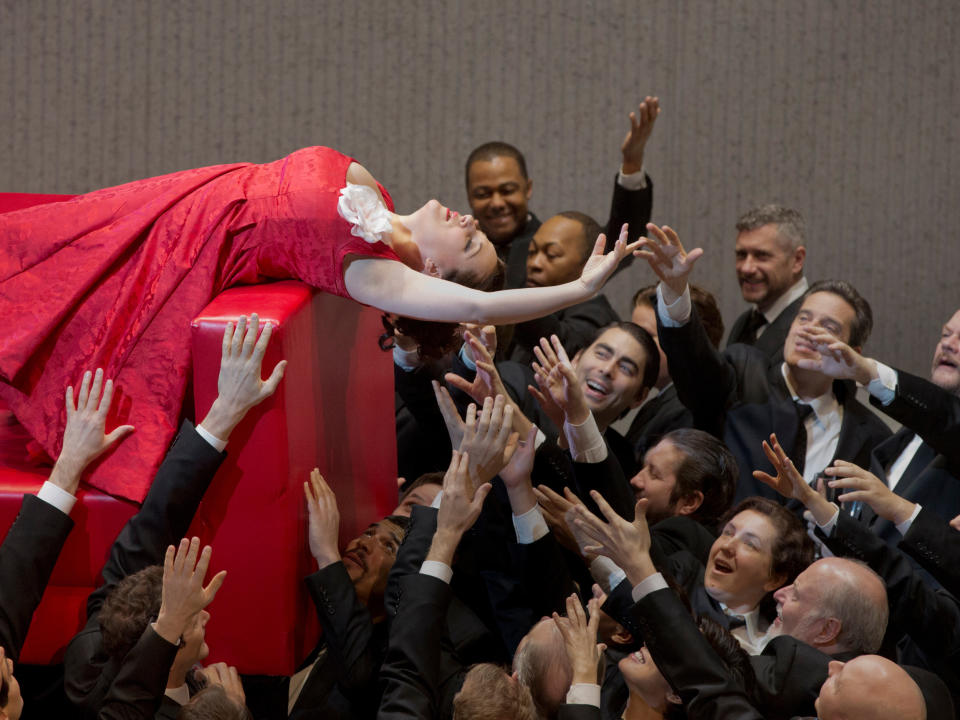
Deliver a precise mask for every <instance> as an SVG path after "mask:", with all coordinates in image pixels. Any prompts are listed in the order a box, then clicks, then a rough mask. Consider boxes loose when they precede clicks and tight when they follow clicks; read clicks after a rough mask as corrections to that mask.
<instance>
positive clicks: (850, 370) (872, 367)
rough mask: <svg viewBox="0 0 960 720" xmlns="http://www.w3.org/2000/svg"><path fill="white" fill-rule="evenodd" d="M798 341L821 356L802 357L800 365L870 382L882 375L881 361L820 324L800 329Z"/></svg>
mask: <svg viewBox="0 0 960 720" xmlns="http://www.w3.org/2000/svg"><path fill="white" fill-rule="evenodd" d="M797 340H798V341H799V342H801V343H804V344H805V345H808V346H809V347H812V348H813V349H814V351H815V352H816V353H817V354H818V357H815V358H807V357H802V358H800V359H799V360H797V366H798V367H801V368H803V369H804V370H816V371H817V372H821V373H823V374H824V375H827V376H829V377H832V378H837V379H839V380H855V381H856V382H858V383H860V384H861V385H867V384H869V382H870V381H871V380H873V379H874V378H875V377H877V376H878V374H877V363H876V362H875V361H874V360H872V359H870V358H867V357H864V356H863V355H861V354H860V353H858V352H857V351H856V350H854V349H853V348H852V347H850V346H849V345H847V344H846V343H845V342H843V341H842V340H840V339H839V338H837V337H836V336H835V335H834V334H833V333H831V332H829V331H827V330H825V329H823V328H818V327H808V326H804V327H802V328H800V329H799V330H798V331H797Z"/></svg>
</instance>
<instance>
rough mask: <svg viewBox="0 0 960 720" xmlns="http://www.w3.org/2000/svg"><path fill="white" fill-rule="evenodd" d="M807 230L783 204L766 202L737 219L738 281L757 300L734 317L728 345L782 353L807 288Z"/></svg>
mask: <svg viewBox="0 0 960 720" xmlns="http://www.w3.org/2000/svg"><path fill="white" fill-rule="evenodd" d="M804 235H805V223H804V221H803V217H802V216H801V215H800V213H799V212H797V211H796V210H793V209H791V208H788V207H784V206H782V205H762V206H760V207H757V208H753V209H752V210H748V211H747V212H746V213H744V214H743V215H741V216H740V218H739V219H738V220H737V244H736V258H737V261H736V267H737V281H738V282H739V283H740V292H741V293H742V294H743V299H744V300H746V301H747V302H749V303H753V305H754V306H753V307H752V308H751V309H750V310H747V311H746V312H744V313H743V314H742V315H741V316H740V317H738V318H737V320H736V322H734V324H733V328H732V329H731V330H730V335H729V337H728V338H727V345H728V346H729V345H732V344H733V343H745V344H747V345H753V346H754V347H756V348H757V349H759V350H762V351H763V352H764V353H765V354H766V355H767V356H768V357H770V358H771V359H773V360H775V361H779V360H782V359H783V341H784V340H785V339H786V336H787V330H789V329H790V323H792V322H793V318H794V316H795V315H796V314H797V311H798V310H799V309H800V302H801V301H800V298H801V297H802V296H803V293H804V292H806V290H807V279H806V278H805V277H804V276H803V263H804V260H806V256H807V249H806V239H805V237H804Z"/></svg>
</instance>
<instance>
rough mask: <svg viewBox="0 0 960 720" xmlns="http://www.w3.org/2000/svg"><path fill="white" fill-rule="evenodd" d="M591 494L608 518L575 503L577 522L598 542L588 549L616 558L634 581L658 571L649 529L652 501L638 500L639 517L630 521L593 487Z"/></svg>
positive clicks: (614, 559)
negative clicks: (648, 506) (649, 506)
mask: <svg viewBox="0 0 960 720" xmlns="http://www.w3.org/2000/svg"><path fill="white" fill-rule="evenodd" d="M590 497H592V498H593V499H594V502H596V503H597V507H599V508H600V512H601V513H603V516H604V517H605V518H606V519H607V522H604V521H603V520H601V519H600V518H598V517H597V516H596V515H594V514H593V513H592V512H590V511H589V510H587V508H586V507H585V506H584V505H576V506H574V508H573V510H572V513H573V515H574V518H575V520H574V522H575V523H576V526H577V527H578V528H580V530H582V531H583V532H584V534H586V535H587V536H588V537H590V538H592V540H593V542H594V543H595V544H594V545H591V546H588V547H587V548H586V550H588V551H590V552H595V553H597V554H598V555H604V556H606V557H608V558H610V559H611V560H613V562H615V563H616V564H617V565H619V566H620V568H622V569H623V571H624V572H625V573H626V574H627V578H628V579H629V580H630V583H631V584H632V585H636V584H637V583H638V582H640V581H641V580H643V579H645V578H646V577H648V576H649V575H652V574H653V573H654V572H656V570H655V569H654V567H653V562H652V561H651V560H650V529H649V528H648V527H647V505H648V504H649V502H650V501H649V500H647V499H646V498H643V499H641V500H637V506H636V517H635V518H634V521H633V522H629V521H628V520H625V519H624V518H622V517H620V516H619V515H617V513H616V511H614V509H613V508H612V507H610V505H609V503H607V501H606V500H604V499H603V496H602V495H601V494H600V493H598V492H597V491H596V490H591V491H590Z"/></svg>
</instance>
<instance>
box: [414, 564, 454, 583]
mask: <svg viewBox="0 0 960 720" xmlns="http://www.w3.org/2000/svg"><path fill="white" fill-rule="evenodd" d="M420 574H421V575H429V576H430V577H435V578H436V579H437V580H442V581H443V582H445V583H446V584H447V585H449V584H450V578H452V577H453V568H452V567H450V566H449V565H447V564H446V563H442V562H438V561H436V560H424V561H423V565H421V566H420Z"/></svg>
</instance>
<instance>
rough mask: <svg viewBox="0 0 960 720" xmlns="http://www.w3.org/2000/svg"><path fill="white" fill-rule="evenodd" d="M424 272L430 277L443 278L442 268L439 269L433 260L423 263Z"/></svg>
mask: <svg viewBox="0 0 960 720" xmlns="http://www.w3.org/2000/svg"><path fill="white" fill-rule="evenodd" d="M423 272H424V273H425V274H427V275H429V276H430V277H435V278H440V279H441V280H442V279H443V277H442V276H441V275H440V268H438V267H437V264H436V263H435V262H434V261H433V258H427V259H426V260H424V261H423Z"/></svg>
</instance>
